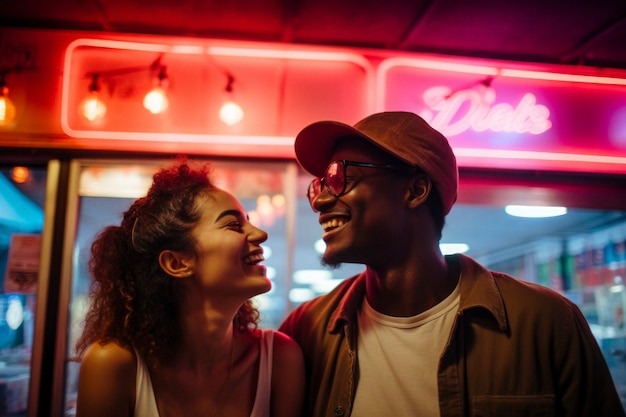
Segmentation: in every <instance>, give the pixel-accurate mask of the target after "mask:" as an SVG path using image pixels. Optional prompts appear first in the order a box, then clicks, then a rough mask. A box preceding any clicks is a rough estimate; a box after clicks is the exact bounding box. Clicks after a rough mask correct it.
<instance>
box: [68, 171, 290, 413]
mask: <svg viewBox="0 0 626 417" xmlns="http://www.w3.org/2000/svg"><path fill="white" fill-rule="evenodd" d="M169 163H170V161H119V160H118V161H77V162H76V163H75V164H74V167H73V171H74V174H73V178H74V180H73V181H75V182H76V190H77V191H76V194H77V196H76V201H75V202H73V203H72V204H75V205H76V222H75V230H74V231H73V232H72V233H71V234H72V235H73V245H72V247H73V253H72V256H71V258H72V260H71V264H72V265H71V289H70V293H71V295H70V302H69V311H68V319H67V323H68V329H67V348H66V353H67V356H66V362H65V363H66V367H65V369H66V371H65V407H64V412H65V415H66V416H70V415H73V414H74V411H75V403H76V389H77V380H78V369H79V364H78V362H76V361H75V360H73V356H74V346H75V342H76V340H77V338H78V337H79V336H80V333H81V331H82V327H81V320H82V318H83V317H84V314H85V312H86V309H87V307H88V306H87V298H86V296H87V293H88V290H89V285H90V276H89V271H88V268H87V262H88V259H89V253H90V246H91V242H92V241H93V239H94V237H95V235H96V234H97V233H98V232H99V231H100V230H101V229H102V228H103V227H105V226H108V225H113V224H120V222H121V220H122V215H123V213H124V211H126V210H127V209H128V207H129V206H130V205H131V203H132V202H133V201H134V200H135V199H137V198H139V197H142V196H144V195H145V193H146V192H147V190H148V188H149V186H150V184H151V182H152V175H153V174H154V173H155V172H156V171H157V170H158V168H160V167H162V166H164V165H167V164H169ZM211 166H212V175H211V177H212V179H213V180H214V182H215V183H216V184H217V185H218V186H219V187H220V188H223V189H226V190H228V191H230V192H231V193H233V194H234V195H235V196H236V197H237V198H238V199H239V200H240V201H241V202H242V204H243V206H244V208H245V209H246V210H247V212H248V215H249V217H250V221H251V222H252V223H253V224H255V225H257V226H258V227H260V228H262V229H264V230H265V231H267V232H268V235H269V238H268V240H267V241H266V242H265V243H264V244H263V247H264V253H265V257H266V261H265V262H264V263H265V265H266V266H267V273H268V277H269V278H270V279H271V280H272V281H273V286H272V290H271V291H270V292H268V293H266V294H262V295H259V296H258V297H256V299H255V301H256V303H257V305H258V307H259V310H260V311H261V323H260V325H261V326H262V327H271V328H277V327H278V325H279V324H280V322H281V321H282V319H283V318H284V316H285V315H286V312H287V311H288V309H289V308H290V306H289V303H288V297H287V288H289V287H290V286H291V285H290V284H289V282H288V281H289V279H290V278H289V277H291V272H290V271H291V269H292V268H293V266H292V265H291V262H290V259H292V258H293V256H292V254H291V252H292V250H293V244H292V243H291V240H292V237H291V235H292V234H293V232H292V231H291V230H290V229H291V228H292V226H291V225H292V224H293V220H292V219H293V211H294V210H293V205H294V195H293V192H292V193H291V194H290V191H289V190H294V189H295V186H293V185H291V183H293V182H294V181H295V175H296V174H295V173H296V167H295V164H294V163H271V162H264V163H252V162H242V161H211ZM71 187H72V186H70V189H71Z"/></svg>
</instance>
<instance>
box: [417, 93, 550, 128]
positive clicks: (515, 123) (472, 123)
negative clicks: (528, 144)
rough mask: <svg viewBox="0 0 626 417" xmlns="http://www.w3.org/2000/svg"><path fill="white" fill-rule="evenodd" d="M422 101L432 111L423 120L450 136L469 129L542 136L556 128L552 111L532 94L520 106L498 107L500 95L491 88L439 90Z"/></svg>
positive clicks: (524, 98)
mask: <svg viewBox="0 0 626 417" xmlns="http://www.w3.org/2000/svg"><path fill="white" fill-rule="evenodd" d="M422 98H423V100H424V103H425V104H426V106H427V107H428V108H427V109H425V110H423V111H422V112H421V113H420V116H422V117H423V118H424V119H425V120H426V121H428V122H429V123H430V124H431V125H432V126H433V127H434V128H435V129H437V130H439V131H440V132H442V133H443V134H444V135H446V136H454V135H458V134H461V133H463V132H465V131H466V130H469V129H472V130H474V131H477V132H484V131H486V130H491V131H494V132H514V133H530V134H533V135H538V134H541V133H543V132H545V131H547V130H548V129H550V128H551V127H552V122H551V121H550V110H549V109H548V108H547V107H546V106H544V105H542V104H537V98H536V97H535V95H534V94H532V93H526V94H524V96H523V97H522V98H521V99H520V101H519V103H517V104H516V105H511V104H509V103H497V104H494V102H495V98H496V94H495V91H494V90H493V89H492V88H491V87H485V88H483V89H482V90H476V89H467V90H459V91H452V89H450V88H449V87H444V86H437V87H431V88H429V89H427V90H426V91H425V92H424V94H423V96H422Z"/></svg>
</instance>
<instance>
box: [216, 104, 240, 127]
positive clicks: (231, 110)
mask: <svg viewBox="0 0 626 417" xmlns="http://www.w3.org/2000/svg"><path fill="white" fill-rule="evenodd" d="M242 119H243V109H242V108H241V107H240V106H239V105H238V104H237V103H235V102H233V101H227V102H225V103H224V104H223V105H222V108H221V109H220V120H221V121H222V122H224V123H226V124H227V125H228V126H234V125H236V124H237V123H239V122H241V120H242Z"/></svg>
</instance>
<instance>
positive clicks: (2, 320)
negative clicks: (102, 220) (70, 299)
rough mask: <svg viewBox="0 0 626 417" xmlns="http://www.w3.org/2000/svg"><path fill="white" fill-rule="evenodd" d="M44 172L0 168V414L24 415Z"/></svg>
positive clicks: (27, 391)
mask: <svg viewBox="0 0 626 417" xmlns="http://www.w3.org/2000/svg"><path fill="white" fill-rule="evenodd" d="M45 182H46V169H45V168H41V167H25V166H19V167H15V166H3V167H0V278H1V279H2V281H1V282H2V285H1V286H0V415H2V416H23V415H26V413H27V411H28V394H29V381H30V373H31V356H32V347H33V335H34V317H35V307H36V294H37V282H38V278H39V277H38V271H39V261H40V248H41V232H42V228H43V219H44V211H43V207H44V190H45Z"/></svg>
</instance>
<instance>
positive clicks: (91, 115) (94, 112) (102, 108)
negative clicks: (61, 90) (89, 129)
mask: <svg viewBox="0 0 626 417" xmlns="http://www.w3.org/2000/svg"><path fill="white" fill-rule="evenodd" d="M78 111H79V113H80V114H81V116H83V117H84V118H85V119H87V120H89V121H90V122H96V121H99V120H102V119H103V118H104V116H105V115H106V113H107V106H106V104H104V102H103V101H102V100H101V99H100V93H98V91H94V90H92V91H90V92H89V94H88V95H87V97H85V98H84V99H83V101H81V103H80V106H79V107H78Z"/></svg>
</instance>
